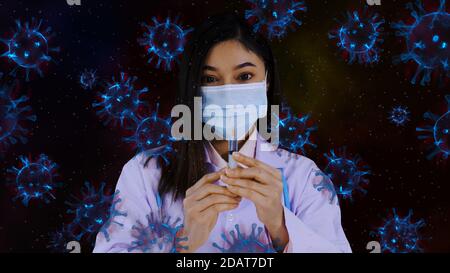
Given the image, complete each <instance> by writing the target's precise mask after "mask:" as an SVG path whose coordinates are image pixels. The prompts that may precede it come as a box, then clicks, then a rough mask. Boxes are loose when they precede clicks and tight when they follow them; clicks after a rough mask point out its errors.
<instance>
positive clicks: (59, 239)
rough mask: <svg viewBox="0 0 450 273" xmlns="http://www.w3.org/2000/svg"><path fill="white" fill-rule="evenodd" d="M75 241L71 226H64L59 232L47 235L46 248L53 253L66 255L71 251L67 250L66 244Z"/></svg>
mask: <svg viewBox="0 0 450 273" xmlns="http://www.w3.org/2000/svg"><path fill="white" fill-rule="evenodd" d="M70 241H77V238H76V237H75V236H74V231H73V228H72V226H71V225H64V226H63V227H62V228H61V229H60V230H58V231H54V232H52V233H51V234H49V243H48V245H47V248H48V249H49V250H50V251H52V252H54V253H68V252H70V250H71V249H68V248H67V243H68V242H70Z"/></svg>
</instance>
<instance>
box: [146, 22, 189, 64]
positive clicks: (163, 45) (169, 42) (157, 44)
mask: <svg viewBox="0 0 450 273" xmlns="http://www.w3.org/2000/svg"><path fill="white" fill-rule="evenodd" d="M177 22H178V18H175V19H174V20H171V19H170V18H169V17H168V18H166V19H165V20H164V21H163V22H160V21H158V19H157V18H156V17H153V24H152V25H147V24H145V23H143V24H142V25H143V27H144V28H145V29H146V30H145V33H144V37H142V38H140V39H139V40H138V42H139V43H140V44H141V45H142V46H144V47H145V49H146V51H147V53H148V54H149V55H150V59H149V61H148V62H149V63H151V62H152V61H153V60H154V59H157V61H156V67H157V68H159V67H160V66H161V64H164V67H165V69H166V70H170V69H171V66H172V63H173V61H178V59H177V58H178V56H179V55H180V54H181V53H183V51H184V46H185V44H186V36H187V34H188V33H189V32H191V31H192V30H193V29H192V28H188V29H183V28H182V26H180V25H179V24H178V23H177Z"/></svg>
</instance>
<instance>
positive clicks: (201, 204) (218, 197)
mask: <svg viewBox="0 0 450 273" xmlns="http://www.w3.org/2000/svg"><path fill="white" fill-rule="evenodd" d="M240 200H241V197H235V198H232V197H229V196H226V195H222V194H211V195H208V196H207V197H205V198H203V199H202V200H200V201H198V202H197V203H196V204H195V206H194V210H196V211H198V212H202V211H204V210H206V209H207V208H209V207H211V206H213V205H215V204H239V202H240Z"/></svg>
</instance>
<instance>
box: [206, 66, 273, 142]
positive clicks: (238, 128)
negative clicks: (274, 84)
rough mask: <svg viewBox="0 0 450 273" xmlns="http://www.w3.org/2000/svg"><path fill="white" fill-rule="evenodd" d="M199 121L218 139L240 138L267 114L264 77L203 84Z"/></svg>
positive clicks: (265, 80)
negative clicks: (232, 82) (251, 80)
mask: <svg viewBox="0 0 450 273" xmlns="http://www.w3.org/2000/svg"><path fill="white" fill-rule="evenodd" d="M201 94H202V108H203V109H202V110H203V115H202V122H203V123H205V124H206V125H208V126H210V127H214V135H215V137H216V138H218V139H225V140H233V139H242V138H243V137H244V136H245V135H246V134H247V133H248V132H249V130H250V129H251V128H252V127H253V125H254V124H255V123H256V121H257V120H258V119H259V118H263V117H265V116H266V115H267V74H266V79H264V81H261V82H256V83H246V84H226V85H221V86H202V87H201Z"/></svg>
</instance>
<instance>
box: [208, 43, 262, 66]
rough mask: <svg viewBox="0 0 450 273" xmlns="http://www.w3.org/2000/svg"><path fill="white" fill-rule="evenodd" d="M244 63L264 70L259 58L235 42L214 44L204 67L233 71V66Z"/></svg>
mask: <svg viewBox="0 0 450 273" xmlns="http://www.w3.org/2000/svg"><path fill="white" fill-rule="evenodd" d="M245 62H251V63H253V64H254V65H256V67H257V68H264V62H263V60H262V59H261V57H259V56H258V55H256V54H255V53H254V52H253V51H250V50H249V49H248V48H246V47H245V46H244V45H243V44H242V43H240V42H239V41H237V40H229V41H224V42H220V43H218V44H216V45H215V46H214V47H212V48H211V50H210V51H209V52H208V55H207V56H206V59H205V65H209V66H213V67H216V68H218V70H227V69H233V68H234V67H235V66H237V65H239V64H242V63H245Z"/></svg>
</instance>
